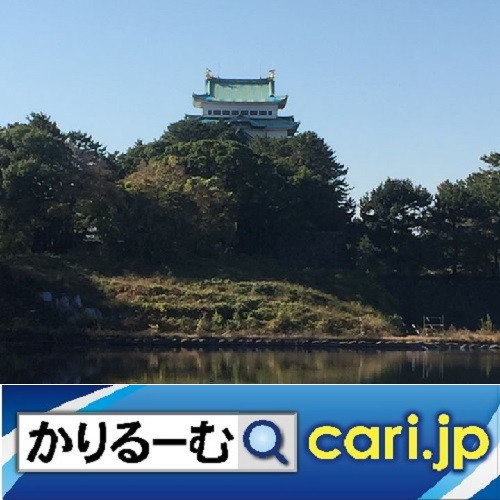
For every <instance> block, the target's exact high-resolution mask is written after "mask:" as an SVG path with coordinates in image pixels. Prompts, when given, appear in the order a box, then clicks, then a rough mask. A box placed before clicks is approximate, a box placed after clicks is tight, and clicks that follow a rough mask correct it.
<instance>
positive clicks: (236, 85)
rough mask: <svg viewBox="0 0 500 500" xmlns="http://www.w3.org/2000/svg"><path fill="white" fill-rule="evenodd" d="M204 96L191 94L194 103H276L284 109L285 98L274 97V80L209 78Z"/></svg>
mask: <svg viewBox="0 0 500 500" xmlns="http://www.w3.org/2000/svg"><path fill="white" fill-rule="evenodd" d="M206 83H207V93H206V94H193V99H194V101H195V103H197V102H198V103H200V102H254V103H259V102H262V103H266V102H267V103H277V104H278V105H279V107H280V108H284V107H285V104H286V100H287V96H286V95H285V96H275V95H274V80H273V79H271V78H258V79H229V78H209V79H208V80H207V82H206Z"/></svg>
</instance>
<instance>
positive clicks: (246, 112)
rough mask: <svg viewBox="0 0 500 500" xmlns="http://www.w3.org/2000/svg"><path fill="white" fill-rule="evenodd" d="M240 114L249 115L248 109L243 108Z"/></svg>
mask: <svg viewBox="0 0 500 500" xmlns="http://www.w3.org/2000/svg"><path fill="white" fill-rule="evenodd" d="M240 114H241V115H243V116H246V115H248V111H247V110H243V111H242V112H241V113H240Z"/></svg>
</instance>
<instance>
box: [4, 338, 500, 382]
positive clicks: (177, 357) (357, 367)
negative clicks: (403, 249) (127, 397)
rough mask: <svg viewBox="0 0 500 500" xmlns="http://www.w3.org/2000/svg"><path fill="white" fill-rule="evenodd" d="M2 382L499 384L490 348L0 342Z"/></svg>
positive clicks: (497, 359)
mask: <svg viewBox="0 0 500 500" xmlns="http://www.w3.org/2000/svg"><path fill="white" fill-rule="evenodd" d="M0 382H1V383H57V384H76V383H161V384H170V383H171V384H179V383H216V384H222V383H234V384H295V383H299V384H305V383H311V384H338V383H345V384H379V383H389V384H398V383H434V384H443V383H450V384H455V383H456V384H459V383H460V384H464V383H465V384H479V383H490V384H496V383H500V352H497V351H489V350H486V351H472V352H462V351H422V352H421V351H347V350H346V351H344V350H338V351H311V352H308V351H300V350H299V351H290V350H289V351H286V350H285V351H276V350H272V351H265V350H262V351H257V350H248V351H241V350H240V351H231V350H226V351H203V350H149V351H148V350H111V349H110V350H98V349H91V350H86V351H83V350H73V351H68V350H49V349H46V350H40V349H38V350H29V349H26V348H12V346H7V345H1V344H0Z"/></svg>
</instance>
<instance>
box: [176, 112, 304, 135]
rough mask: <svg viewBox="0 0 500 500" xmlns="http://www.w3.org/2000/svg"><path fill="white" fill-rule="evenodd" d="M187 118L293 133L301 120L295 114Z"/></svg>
mask: <svg viewBox="0 0 500 500" xmlns="http://www.w3.org/2000/svg"><path fill="white" fill-rule="evenodd" d="M186 118H189V119H194V120H199V121H200V122H202V123H213V122H217V121H220V120H224V121H227V122H229V123H235V124H240V125H244V126H247V127H250V128H258V129H267V130H277V129H281V130H283V129H285V130H288V131H289V132H291V133H295V132H296V131H297V128H298V127H299V124H300V123H299V122H296V121H295V120H294V118H293V116H280V117H278V118H274V119H265V118H264V119H259V118H256V119H253V118H248V117H234V118H231V117H229V116H228V117H208V116H200V115H186Z"/></svg>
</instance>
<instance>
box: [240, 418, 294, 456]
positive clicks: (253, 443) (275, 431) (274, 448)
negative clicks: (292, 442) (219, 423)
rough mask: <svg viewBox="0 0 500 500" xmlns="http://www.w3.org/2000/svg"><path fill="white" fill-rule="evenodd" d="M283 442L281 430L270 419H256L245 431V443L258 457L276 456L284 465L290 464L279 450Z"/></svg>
mask: <svg viewBox="0 0 500 500" xmlns="http://www.w3.org/2000/svg"><path fill="white" fill-rule="evenodd" d="M281 442H282V436H281V431H280V430H279V427H278V426H277V425H276V424H275V423H274V422H271V421H270V420H256V421H255V422H252V423H251V424H250V425H249V426H248V427H247V428H246V429H245V432H244V433H243V444H244V445H245V448H246V449H247V450H248V451H249V452H250V453H251V454H252V455H254V456H256V457H258V458H269V457H276V458H277V459H278V461H280V462H281V463H282V464H283V465H288V460H287V459H286V458H285V457H284V456H283V455H282V454H281V453H280V451H279V450H280V448H281Z"/></svg>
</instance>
